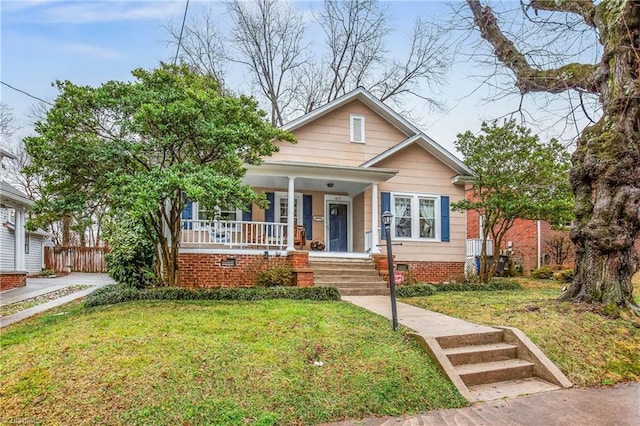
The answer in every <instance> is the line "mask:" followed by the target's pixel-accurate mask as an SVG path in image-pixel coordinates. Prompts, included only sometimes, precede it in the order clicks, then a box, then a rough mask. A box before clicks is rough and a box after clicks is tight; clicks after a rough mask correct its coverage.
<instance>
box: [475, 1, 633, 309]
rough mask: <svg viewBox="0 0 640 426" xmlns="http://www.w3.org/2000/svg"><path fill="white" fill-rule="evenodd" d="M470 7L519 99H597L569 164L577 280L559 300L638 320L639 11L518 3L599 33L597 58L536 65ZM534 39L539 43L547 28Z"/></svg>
mask: <svg viewBox="0 0 640 426" xmlns="http://www.w3.org/2000/svg"><path fill="white" fill-rule="evenodd" d="M467 4H468V6H469V8H470V10H471V12H472V15H473V19H474V22H475V25H476V26H477V27H478V29H479V30H480V34H481V36H482V38H483V39H484V40H486V41H487V42H488V43H489V44H490V46H491V48H492V50H493V54H494V55H495V57H496V58H497V59H498V60H499V61H500V63H502V64H504V65H505V66H506V67H507V69H509V70H510V72H511V73H512V76H513V78H514V79H515V85H516V87H517V88H518V90H519V91H520V93H522V94H528V93H539V92H546V93H552V94H555V93H563V92H567V91H575V92H580V93H587V94H593V95H595V96H598V98H599V99H600V102H601V104H602V117H601V118H600V119H599V120H598V121H597V122H596V123H594V124H593V125H591V126H589V127H587V128H586V129H584V130H583V131H582V133H581V136H580V138H579V139H578V142H577V149H576V151H575V153H574V154H573V159H572V161H573V168H572V172H571V184H572V188H573V192H574V194H575V197H576V201H575V214H576V226H575V227H574V228H573V229H572V231H571V239H572V241H573V242H574V244H575V246H576V262H575V264H576V273H575V276H574V279H573V283H572V285H571V287H570V288H569V290H568V291H567V292H566V293H565V295H564V296H563V297H562V298H563V299H564V300H571V301H577V302H587V303H604V304H607V305H609V306H611V307H618V308H622V309H624V308H625V307H626V308H629V309H631V310H633V311H634V312H635V313H637V314H640V308H639V307H638V306H637V305H636V304H635V302H634V300H633V287H632V284H631V276H632V275H633V274H634V273H635V272H636V270H637V260H638V259H637V254H636V251H635V248H634V241H635V239H636V237H637V235H638V231H639V230H640V214H638V206H639V205H640V186H639V182H640V148H639V145H640V85H639V84H638V70H640V46H639V43H638V40H640V5H639V4H638V2H636V1H628V2H620V1H609V0H603V1H601V2H598V3H597V4H596V3H595V2H593V1H586V0H565V1H556V0H530V1H528V2H527V3H524V2H523V8H524V10H525V11H533V13H534V14H535V15H539V16H542V17H544V19H547V20H549V21H553V22H562V21H561V20H559V19H557V18H554V17H556V16H571V17H573V18H577V19H579V20H581V21H582V24H583V25H584V26H586V27H587V28H589V29H592V30H594V31H596V32H597V34H598V38H597V39H596V38H594V39H593V41H594V42H595V43H594V44H595V45H596V46H595V47H593V48H592V51H601V52H602V55H601V56H600V58H599V59H596V60H595V61H594V63H588V62H586V61H571V62H562V61H560V62H554V61H547V62H536V61H534V60H532V57H534V56H535V55H534V54H535V52H531V51H530V50H528V49H527V48H526V45H525V44H521V43H515V42H514V41H513V39H512V37H511V35H512V34H510V33H509V32H508V31H503V26H505V25H509V23H505V22H502V21H500V20H499V19H498V17H497V16H496V15H495V14H494V13H493V10H492V9H491V8H490V7H489V6H487V5H482V4H481V2H480V0H467ZM527 16H528V15H527ZM554 19H555V20H554ZM534 23H535V24H539V23H543V22H539V21H538V22H534ZM539 34H540V37H544V34H545V31H544V28H543V29H541V30H540V31H539ZM565 49H566V46H565Z"/></svg>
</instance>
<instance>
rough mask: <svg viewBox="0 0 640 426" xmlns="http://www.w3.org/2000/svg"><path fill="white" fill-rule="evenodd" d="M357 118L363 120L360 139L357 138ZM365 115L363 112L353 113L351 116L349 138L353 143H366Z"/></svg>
mask: <svg viewBox="0 0 640 426" xmlns="http://www.w3.org/2000/svg"><path fill="white" fill-rule="evenodd" d="M356 119H359V120H361V123H362V125H361V126H360V140H356V139H355V137H354V136H355V133H354V128H353V127H354V126H353V123H354V121H355V120H356ZM365 123H366V122H365V117H364V115H362V114H351V115H350V116H349V140H350V141H351V142H352V143H365V137H364V135H365V133H366V132H365Z"/></svg>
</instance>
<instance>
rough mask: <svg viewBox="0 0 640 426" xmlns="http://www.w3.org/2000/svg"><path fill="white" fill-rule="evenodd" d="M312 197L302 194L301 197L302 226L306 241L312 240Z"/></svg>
mask: <svg viewBox="0 0 640 426" xmlns="http://www.w3.org/2000/svg"><path fill="white" fill-rule="evenodd" d="M312 199H313V197H312V196H311V195H310V194H304V195H303V196H302V224H303V225H304V233H305V234H306V236H307V240H311V239H312V235H311V230H312V228H313V216H312V214H311V213H312V212H313V210H312V208H311V202H312Z"/></svg>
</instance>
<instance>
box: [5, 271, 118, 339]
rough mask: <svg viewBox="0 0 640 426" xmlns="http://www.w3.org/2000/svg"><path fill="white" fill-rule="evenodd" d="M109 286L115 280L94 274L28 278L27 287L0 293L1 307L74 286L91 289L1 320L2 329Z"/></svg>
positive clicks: (80, 273) (105, 275)
mask: <svg viewBox="0 0 640 426" xmlns="http://www.w3.org/2000/svg"><path fill="white" fill-rule="evenodd" d="M107 284H113V280H112V279H111V277H109V276H108V275H107V274H93V273H82V272H72V273H71V274H69V275H67V276H64V277H57V278H27V285H26V286H24V287H18V288H12V289H10V290H5V291H3V292H0V306H5V305H10V304H12V303H16V302H20V301H23V300H26V299H30V298H32V297H37V296H41V295H43V294H47V293H50V292H53V291H57V290H61V289H64V288H66V287H70V286H74V285H89V286H91V287H89V288H87V289H84V290H80V291H77V292H74V293H71V294H68V295H66V296H64V297H60V298H57V299H54V300H51V301H49V302H46V303H42V304H40V305H36V306H34V307H31V308H29V309H25V310H24V311H20V312H17V313H15V314H13V315H8V316H6V317H3V318H0V328H3V327H6V326H8V325H10V324H14V323H16V322H19V321H22V320H24V319H26V318H29V317H31V316H33V315H36V314H39V313H41V312H44V311H47V310H49V309H51V308H54V307H56V306H60V305H63V304H65V303H68V302H71V301H73V300H76V299H79V298H81V297H84V296H86V295H88V294H89V293H91V292H92V291H94V290H95V289H97V288H99V287H102V286H104V285H107Z"/></svg>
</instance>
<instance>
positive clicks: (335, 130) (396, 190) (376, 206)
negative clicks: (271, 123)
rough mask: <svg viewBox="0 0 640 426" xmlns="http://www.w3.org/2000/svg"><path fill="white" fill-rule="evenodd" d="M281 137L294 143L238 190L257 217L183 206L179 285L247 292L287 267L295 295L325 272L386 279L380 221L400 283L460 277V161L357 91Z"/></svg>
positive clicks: (462, 169) (462, 253)
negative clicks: (246, 188) (351, 267)
mask: <svg viewBox="0 0 640 426" xmlns="http://www.w3.org/2000/svg"><path fill="white" fill-rule="evenodd" d="M284 129H286V130H288V131H290V132H292V133H293V134H294V135H295V136H296V138H297V139H298V143H297V144H289V143H284V142H279V141H276V142H275V143H276V144H277V145H278V146H279V148H280V151H279V152H277V153H276V154H274V155H273V156H272V157H270V158H268V159H266V160H265V161H264V163H263V164H261V165H260V166H249V167H248V172H247V174H246V176H245V178H244V181H245V183H247V184H250V185H251V186H252V187H253V188H255V190H256V191H257V192H259V193H263V194H265V195H266V198H267V200H268V201H269V207H268V208H267V209H260V208H258V207H257V206H256V205H253V206H250V207H248V208H247V209H245V211H241V210H237V211H236V210H231V211H224V210H223V209H218V210H216V211H207V210H206V209H204V208H203V207H202V206H198V203H195V202H194V203H190V202H189V203H187V206H186V207H185V209H184V212H183V232H182V235H181V243H180V252H179V274H180V278H179V280H180V283H181V285H184V286H209V285H220V284H219V283H226V284H227V285H229V284H231V285H251V280H252V277H253V276H254V275H255V271H256V270H259V269H261V268H264V267H268V266H273V265H276V264H289V265H290V266H292V267H293V269H294V275H295V276H296V282H297V284H298V285H313V284H314V283H315V285H318V284H319V276H318V275H319V270H320V269H322V268H320V267H319V266H318V265H321V264H322V262H323V260H324V261H325V262H328V263H325V265H327V264H329V263H331V265H333V266H334V267H335V268H337V269H338V270H339V269H340V267H338V266H336V262H337V263H339V262H342V263H344V264H346V263H349V262H351V263H352V264H367V263H370V264H371V268H373V267H374V265H375V266H377V268H378V270H379V271H380V272H381V274H384V272H385V270H386V269H385V262H384V259H386V254H385V253H386V249H385V247H384V245H383V244H381V242H383V241H384V240H385V239H386V237H387V235H386V232H385V229H384V227H381V214H382V213H383V212H385V211H390V212H391V213H392V214H393V221H392V224H391V228H390V232H391V237H392V241H393V243H394V244H399V245H394V247H393V254H394V257H395V264H396V266H397V267H398V269H399V270H401V271H403V273H404V274H405V275H406V274H409V275H411V276H412V277H413V278H415V279H417V280H418V281H421V282H442V281H447V280H450V279H451V278H453V277H455V276H459V275H460V274H462V273H463V271H464V263H465V250H466V242H465V239H466V234H467V231H466V216H465V214H464V213H457V212H453V211H451V208H450V205H451V203H453V202H456V201H459V200H462V199H463V198H464V196H465V189H464V182H463V181H462V180H461V179H459V176H461V175H468V174H470V170H469V169H468V168H467V167H466V166H465V165H464V164H463V163H462V162H461V161H460V160H459V159H457V158H456V157H455V156H453V155H452V154H451V153H449V152H448V151H447V150H445V149H444V148H443V147H441V146H440V145H438V144H437V143H436V142H435V141H433V140H432V139H431V138H429V137H428V136H427V135H425V134H424V133H422V132H421V131H420V130H418V128H416V127H415V126H414V125H413V124H411V123H410V122H409V121H408V120H406V119H405V118H403V117H402V116H401V115H399V114H398V113H396V112H395V111H393V110H392V109H391V108H389V107H388V106H387V105H385V104H384V103H383V102H381V101H380V100H378V99H376V98H375V97H374V96H372V95H371V94H370V93H369V92H367V91H366V90H364V89H362V88H358V89H356V90H354V91H351V92H349V93H347V94H345V95H344V96H342V97H340V98H338V99H336V100H334V101H332V102H330V103H328V104H326V105H324V106H322V107H320V108H318V109H316V110H314V111H312V112H310V113H308V114H305V115H303V116H301V117H299V118H298V119H296V120H293V121H291V122H290V123H288V124H286V125H285V126H284ZM324 269H327V268H324ZM314 272H315V273H314ZM362 274H364V272H362ZM356 275H357V274H356ZM217 283H218V284H217Z"/></svg>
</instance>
